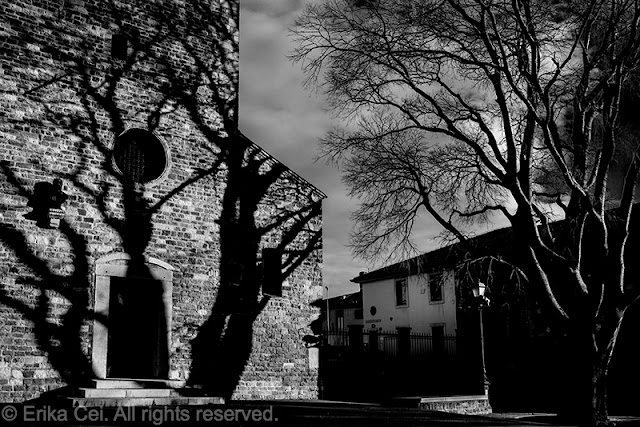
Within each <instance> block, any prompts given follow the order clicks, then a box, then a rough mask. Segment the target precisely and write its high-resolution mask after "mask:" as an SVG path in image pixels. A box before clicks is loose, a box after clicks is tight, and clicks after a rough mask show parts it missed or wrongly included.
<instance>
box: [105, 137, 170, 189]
mask: <svg viewBox="0 0 640 427" xmlns="http://www.w3.org/2000/svg"><path fill="white" fill-rule="evenodd" d="M113 163H114V169H116V171H118V172H119V173H120V174H122V176H123V177H124V178H126V179H128V180H129V181H131V182H134V183H137V184H147V183H150V182H152V181H156V180H158V179H160V178H161V177H163V176H164V175H165V174H166V172H167V170H168V168H169V150H168V149H167V147H166V145H165V144H164V143H163V142H162V141H160V139H159V138H158V137H156V136H155V135H154V134H153V133H152V132H149V131H147V130H144V129H135V128H134V129H128V130H126V131H125V132H123V133H122V134H121V135H120V136H119V137H118V138H116V141H115V143H114V145H113Z"/></svg>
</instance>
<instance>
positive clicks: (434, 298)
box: [429, 273, 443, 302]
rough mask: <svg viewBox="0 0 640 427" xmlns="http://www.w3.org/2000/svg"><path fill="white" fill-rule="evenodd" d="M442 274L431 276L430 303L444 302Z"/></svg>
mask: <svg viewBox="0 0 640 427" xmlns="http://www.w3.org/2000/svg"><path fill="white" fill-rule="evenodd" d="M442 294H443V291H442V273H432V274H429V301H430V302H442V300H443V295H442Z"/></svg>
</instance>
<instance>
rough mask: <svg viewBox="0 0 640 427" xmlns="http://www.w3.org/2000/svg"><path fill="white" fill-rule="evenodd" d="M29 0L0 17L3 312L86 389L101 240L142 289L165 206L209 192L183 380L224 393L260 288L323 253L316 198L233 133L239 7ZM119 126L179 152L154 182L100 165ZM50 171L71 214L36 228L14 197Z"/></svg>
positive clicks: (233, 380)
mask: <svg viewBox="0 0 640 427" xmlns="http://www.w3.org/2000/svg"><path fill="white" fill-rule="evenodd" d="M35 3H36V5H37V4H38V3H37V2H35ZM41 6H42V7H38V6H31V5H25V8H32V10H31V12H34V13H31V14H29V15H28V16H27V15H21V13H22V12H21V11H22V10H23V9H20V8H7V9H6V11H5V10H4V9H3V11H5V12H7V13H5V18H4V22H5V24H6V25H7V26H8V27H9V28H10V29H11V31H12V32H14V33H15V34H16V37H15V38H11V44H12V46H11V49H9V50H4V52H3V56H2V58H1V60H2V65H3V70H4V71H5V72H4V74H3V75H2V79H1V80H0V83H2V85H1V86H0V96H1V97H0V107H5V106H6V105H4V104H10V109H9V108H6V109H5V108H3V110H7V111H9V110H11V111H12V113H11V114H8V115H7V117H6V120H5V121H4V123H2V124H0V131H2V132H3V133H2V134H3V135H4V136H3V138H4V140H3V143H5V144H6V146H7V147H8V149H7V150H4V151H3V152H2V154H0V161H1V162H2V163H1V165H2V175H0V187H1V188H2V191H3V193H5V194H6V197H4V198H3V199H2V205H0V212H1V213H2V223H1V224H0V231H1V234H0V242H1V243H2V246H4V250H2V251H0V256H2V257H3V258H4V259H6V260H7V262H6V263H5V265H4V266H3V267H2V273H3V275H4V277H5V279H6V280H3V281H0V303H2V304H3V305H5V306H7V307H10V308H11V309H12V310H14V311H15V312H17V313H19V314H20V315H21V317H22V318H24V319H25V320H27V321H29V322H31V323H32V324H33V330H34V334H35V338H36V341H37V346H38V350H39V351H40V352H42V353H45V354H46V355H47V358H48V360H49V363H50V364H51V366H52V367H53V368H54V369H55V370H56V371H57V372H58V373H59V375H60V377H61V379H62V380H63V381H64V382H66V383H68V384H79V383H83V382H84V381H86V380H87V379H89V378H91V377H94V376H95V372H94V369H93V368H94V367H93V366H92V364H91V360H90V357H89V352H90V350H89V347H90V346H89V342H88V339H87V333H88V331H89V328H90V326H91V323H92V322H93V321H94V320H97V321H98V322H100V323H101V324H103V325H105V326H106V327H107V328H110V327H112V326H113V325H111V324H110V320H109V319H108V318H107V317H106V316H104V315H102V314H96V312H95V311H94V309H93V302H92V301H93V300H92V298H93V296H94V295H93V277H92V272H93V266H92V263H93V261H95V258H97V255H99V251H100V246H101V245H102V246H105V245H106V246H110V245H111V246H114V247H116V248H117V249H116V250H117V251H122V252H125V253H126V254H127V255H128V259H129V261H128V267H127V272H126V274H125V277H128V278H134V277H135V278H138V279H139V278H143V279H145V278H146V279H149V280H152V279H153V274H152V272H151V271H150V270H149V268H148V266H147V264H146V259H147V258H146V256H147V254H149V253H153V251H154V250H155V243H156V242H157V240H156V239H157V238H158V235H159V234H160V231H159V229H158V228H157V221H158V218H159V216H160V215H163V209H164V208H165V207H167V206H169V205H172V204H175V201H176V200H177V199H179V198H181V197H185V196H184V194H186V193H187V192H189V191H190V189H191V188H192V187H194V186H196V187H198V186H200V187H204V188H205V189H207V190H205V193H207V192H209V194H213V193H215V192H216V191H218V190H217V189H219V188H222V196H221V207H220V211H219V213H218V215H219V216H218V218H217V219H216V222H217V223H218V229H219V242H218V243H219V247H220V259H219V266H218V268H219V286H218V289H217V295H216V299H215V303H214V304H213V307H212V310H211V316H210V317H209V319H208V320H207V321H206V322H205V323H204V324H203V325H202V326H201V327H200V330H199V332H198V335H197V337H196V338H195V339H194V341H193V343H192V344H193V351H192V366H191V373H190V377H189V382H190V383H191V384H192V385H194V386H198V387H201V388H203V389H206V390H208V391H210V392H212V393H216V394H218V395H221V396H225V397H229V396H231V394H232V393H233V390H234V389H235V387H236V385H237V382H238V378H239V377H240V375H241V374H242V372H243V370H244V366H245V364H246V362H247V360H248V357H249V355H250V353H251V342H252V337H253V322H254V321H255V319H256V318H257V316H258V315H259V314H260V312H261V311H262V310H263V309H264V307H265V306H266V305H267V303H268V301H269V296H267V295H265V294H264V293H263V292H262V285H263V284H264V283H265V281H268V282H269V283H272V282H280V283H281V281H282V280H285V279H286V278H287V277H290V276H291V274H292V273H293V272H294V270H295V269H296V268H297V267H299V266H300V265H302V264H303V263H305V262H313V261H312V260H314V259H315V258H317V257H319V252H318V249H319V248H320V244H321V235H320V218H319V215H320V199H321V197H322V196H321V195H320V196H319V195H318V192H317V191H315V190H313V189H312V188H311V187H310V186H309V185H308V184H307V183H304V182H303V181H301V180H300V179H299V178H297V177H296V176H295V175H294V174H292V173H290V172H288V171H287V170H286V168H284V167H283V166H282V165H281V164H279V163H278V162H277V161H274V160H273V159H272V158H271V157H270V156H268V155H267V154H266V153H264V152H263V151H262V150H260V149H259V148H257V147H256V146H255V145H253V144H252V143H251V142H250V141H249V140H247V139H246V138H245V137H244V136H242V134H241V133H240V132H239V131H238V129H237V58H238V57H237V52H238V42H237V16H238V5H237V3H234V2H224V1H223V2H217V3H216V5H213V6H211V5H206V4H204V2H200V1H195V0H188V1H187V2H186V3H185V4H184V5H182V6H175V5H173V4H172V3H169V4H166V3H163V4H162V6H159V5H155V4H149V2H145V1H130V2H127V4H126V5H123V4H121V2H111V1H106V2H100V3H99V4H94V5H89V4H87V5H83V4H82V2H75V3H74V4H67V5H64V6H62V7H61V8H54V9H51V7H52V6H50V5H49V6H47V4H45V2H43V4H42V5H41ZM85 7H86V8H85ZM3 8H4V6H3ZM203 17H207V18H208V19H206V20H204V19H203ZM34 21H35V22H34ZM105 22H110V23H111V24H110V25H109V26H105V24H104V23H105ZM78 23H80V24H78ZM150 25H152V26H150ZM178 125H179V126H178ZM132 126H134V127H136V128H140V129H145V130H147V131H149V132H154V133H155V134H158V135H162V136H164V137H165V138H166V139H167V140H170V141H179V142H180V144H182V145H181V146H180V150H185V151H186V152H185V151H180V152H178V153H176V160H175V161H176V162H180V166H181V168H174V169H172V171H171V173H170V175H169V176H168V177H167V178H166V179H165V181H162V182H161V183H160V184H158V185H156V186H155V187H153V189H150V188H149V187H148V186H147V185H146V183H145V182H140V180H137V179H135V178H134V176H132V175H131V174H127V173H126V171H122V170H121V169H119V168H118V167H117V165H115V163H114V161H113V156H112V154H113V140H114V137H116V136H119V135H123V134H124V133H125V132H126V131H127V129H128V128H130V127H132ZM7 135H9V136H7ZM134 175H135V174H134ZM54 178H58V179H61V180H63V182H64V183H65V192H66V193H67V194H68V195H69V199H68V202H67V205H68V207H69V209H68V211H67V215H66V217H65V218H63V219H62V220H61V222H60V227H59V229H54V230H42V229H38V228H37V227H36V226H35V225H34V224H33V223H32V222H29V221H27V220H25V218H24V217H23V215H24V214H25V213H26V211H27V208H26V200H28V199H29V198H32V196H33V192H32V190H31V189H32V188H33V187H34V185H35V184H36V182H43V181H44V182H49V181H51V180H52V179H54ZM212 215H213V213H212ZM165 218H166V217H165ZM174 231H175V230H174ZM114 241H117V242H118V243H114ZM264 247H268V248H269V249H270V250H272V251H276V252H277V253H278V254H279V260H280V263H278V264H279V265H278V266H277V267H275V268H274V267H271V266H270V268H263V267H262V259H263V250H262V248H264ZM200 256H202V257H204V258H207V259H213V258H214V254H213V253H212V252H202V253H201V254H200ZM276 258H277V257H276ZM13 259H17V260H18V261H19V262H17V263H16V262H9V261H11V260H13ZM212 262H213V261H212ZM13 278H15V283H14V282H13V281H12V280H13ZM215 285H216V284H215V283H210V286H211V287H212V288H213V287H215ZM212 292H213V290H212ZM60 297H62V298H60ZM133 300H135V298H133V297H132V301H133ZM112 329H113V328H112ZM112 332H113V331H112ZM214 368H215V369H214ZM163 369H164V371H166V370H167V369H168V368H163ZM131 374H133V373H131ZM158 375H164V373H163V374H158ZM24 384H25V388H27V389H29V388H30V387H31V386H27V385H26V384H27V383H26V382H25V383H24ZM33 384H34V386H33V387H34V388H33V390H31V391H32V392H33V393H36V392H38V391H42V390H39V389H38V390H36V387H38V386H36V385H35V384H36V383H35V382H34V383H33Z"/></svg>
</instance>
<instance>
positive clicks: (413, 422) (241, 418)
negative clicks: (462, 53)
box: [0, 400, 640, 427]
mask: <svg viewBox="0 0 640 427" xmlns="http://www.w3.org/2000/svg"><path fill="white" fill-rule="evenodd" d="M7 406H11V407H12V408H14V409H15V410H16V412H14V413H15V414H16V415H17V417H16V419H15V421H10V420H9V421H10V422H7V421H8V420H7V419H6V418H5V419H4V420H3V421H4V422H2V426H3V427H4V426H7V427H18V426H20V427H22V426H29V427H43V426H65V427H66V426H72V427H87V426H95V427H98V426H100V427H115V426H131V427H133V426H139V425H140V426H159V425H162V426H182V427H186V426H191V425H198V426H212V425H220V426H259V425H268V426H273V427H280V426H296V427H297V426H300V427H315V426H329V427H383V426H384V427H387V426H392V427H396V426H399V427H413V426H416V427H417V426H456V425H470V426H496V427H497V426H514V427H515V426H566V427H571V425H570V424H563V423H559V422H558V420H557V418H556V417H555V415H553V414H536V413H531V414H513V413H512V414H487V415H459V414H452V413H446V412H437V411H426V410H421V409H417V408H397V407H395V408H394V407H385V406H382V405H376V404H363V403H353V402H335V401H322V400H316V401H295V400H289V401H280V400H278V401H234V402H230V403H228V404H225V405H209V406H182V407H178V406H153V407H137V408H125V407H120V408H80V409H67V410H66V412H57V413H56V412H51V411H53V410H51V411H50V413H49V414H47V412H46V411H44V412H40V413H39V415H38V413H37V412H36V409H35V408H26V409H25V408H21V407H20V405H4V406H3V407H1V408H0V411H2V416H3V417H4V416H5V415H7V414H9V412H6V409H5V408H6V407H7ZM39 409H41V410H42V409H47V408H39ZM9 415H10V414H9ZM63 415H64V417H63ZM38 417H39V418H38ZM63 418H64V419H63ZM21 420H22V421H21ZM613 421H614V422H616V423H617V424H616V425H618V426H624V427H627V426H636V425H637V426H640V418H639V417H635V418H632V417H614V418H613Z"/></svg>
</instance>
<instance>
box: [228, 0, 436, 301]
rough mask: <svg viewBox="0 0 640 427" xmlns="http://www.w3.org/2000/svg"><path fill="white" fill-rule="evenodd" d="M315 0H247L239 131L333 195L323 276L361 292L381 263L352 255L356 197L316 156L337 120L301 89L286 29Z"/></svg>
mask: <svg viewBox="0 0 640 427" xmlns="http://www.w3.org/2000/svg"><path fill="white" fill-rule="evenodd" d="M311 1H312V0H241V2H240V5H241V9H240V101H239V102H240V105H239V113H240V129H241V130H242V132H243V133H244V134H245V135H246V136H247V137H249V138H250V139H251V140H253V142H255V143H256V144H258V145H259V146H261V147H262V148H263V149H265V150H266V151H267V152H269V153H270V154H271V155H273V156H275V157H276V158H277V159H278V160H280V161H281V162H282V163H283V164H285V165H286V166H287V167H289V168H290V169H291V170H293V171H294V172H296V173H298V174H299V175H300V176H302V177H303V178H304V179H306V180H307V181H309V182H310V183H311V184H313V185H315V186H316V187H318V188H319V189H320V190H321V191H323V192H324V193H325V194H326V195H327V196H328V197H327V199H326V200H325V201H324V203H323V238H324V242H323V250H324V253H323V259H324V262H323V280H324V285H325V286H327V287H328V288H329V296H330V297H333V296H337V295H342V294H345V293H350V292H356V291H357V290H358V286H357V285H356V284H354V283H351V282H350V280H351V279H353V278H354V277H356V276H357V275H358V273H359V272H360V271H364V270H367V269H369V270H371V269H375V268H379V267H382V265H373V266H371V265H368V264H367V263H365V262H364V261H361V260H357V259H353V257H352V255H351V251H350V249H349V248H348V247H347V246H346V245H347V243H348V235H349V233H350V231H351V228H352V222H351V220H350V216H351V213H352V212H354V211H355V210H356V209H357V201H355V200H351V199H350V198H349V196H348V194H347V190H346V187H345V186H344V185H343V184H342V182H341V181H340V175H339V172H338V171H337V170H336V169H335V168H332V167H330V166H328V165H326V164H324V162H322V161H316V160H315V159H316V157H317V154H318V139H319V138H321V137H322V136H324V135H325V134H326V132H327V131H328V130H329V129H330V128H331V127H332V126H335V125H337V124H339V119H337V118H335V117H333V116H332V114H331V113H330V112H328V111H326V110H325V108H324V104H323V101H324V97H323V95H322V94H319V93H315V92H314V91H313V90H311V89H305V88H304V87H303V80H304V75H303V73H302V71H301V70H300V66H299V65H296V64H293V63H292V62H291V61H289V59H288V58H287V55H288V54H289V53H290V52H291V50H292V48H293V40H292V38H291V37H290V35H289V31H288V29H289V28H290V27H291V26H292V25H293V23H294V20H295V19H296V17H297V16H298V15H299V14H300V12H301V11H302V10H303V8H304V6H305V5H306V4H307V3H309V2H311ZM440 231H441V230H440V228H439V227H438V226H436V225H435V224H434V223H433V221H429V220H427V219H426V218H425V221H424V223H423V224H422V227H421V229H420V230H419V234H418V239H420V240H422V241H423V242H424V243H425V244H424V246H423V247H424V248H434V247H436V246H437V242H436V241H435V240H434V239H435V238H436V237H437V236H438V235H439V234H440Z"/></svg>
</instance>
